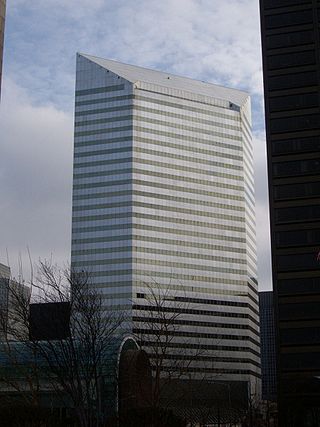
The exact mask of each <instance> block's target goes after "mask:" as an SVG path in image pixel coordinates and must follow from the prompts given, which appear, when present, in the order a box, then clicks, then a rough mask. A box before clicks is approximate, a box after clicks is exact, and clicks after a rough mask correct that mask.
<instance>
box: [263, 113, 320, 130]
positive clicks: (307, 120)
mask: <svg viewBox="0 0 320 427" xmlns="http://www.w3.org/2000/svg"><path fill="white" fill-rule="evenodd" d="M318 128H319V114H308V115H306V116H295V117H282V118H280V119H272V120H271V121H270V130H271V133H278V132H292V131H295V130H306V129H318Z"/></svg>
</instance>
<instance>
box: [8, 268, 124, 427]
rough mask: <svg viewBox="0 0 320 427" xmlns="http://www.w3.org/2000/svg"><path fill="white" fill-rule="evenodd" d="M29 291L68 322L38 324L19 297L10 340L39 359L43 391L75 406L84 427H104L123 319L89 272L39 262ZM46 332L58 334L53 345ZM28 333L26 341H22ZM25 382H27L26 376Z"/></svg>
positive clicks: (54, 318)
mask: <svg viewBox="0 0 320 427" xmlns="http://www.w3.org/2000/svg"><path fill="white" fill-rule="evenodd" d="M31 287H32V290H33V293H35V294H37V302H38V303H39V304H47V306H48V308H49V307H50V305H52V304H56V303H59V304H60V305H61V304H62V305H65V307H66V310H67V322H66V318H65V316H51V317H50V316H49V317H48V316H46V317H45V319H44V324H37V322H36V323H35V322H34V320H33V319H32V316H30V312H29V307H28V304H27V301H25V300H24V299H23V298H20V297H19V295H18V294H16V295H14V297H16V298H14V304H13V307H14V309H13V310H12V313H11V314H12V316H14V317H13V318H12V321H9V322H7V337H8V336H10V337H12V338H13V339H14V340H16V341H19V344H20V345H21V344H22V343H23V348H24V350H23V351H25V352H28V354H29V356H30V354H34V355H35V358H36V361H37V369H38V371H37V374H39V371H40V374H41V379H40V387H41V388H42V390H43V389H44V388H45V389H47V390H51V391H52V392H54V394H55V395H56V396H57V397H59V398H60V400H61V402H64V403H65V404H66V406H69V405H70V404H71V406H72V407H73V408H74V410H75V413H76V415H77V418H78V420H79V424H80V425H81V427H100V426H102V425H105V422H106V418H107V417H108V416H109V413H108V407H107V405H106V404H105V402H106V398H107V397H106V393H107V386H106V385H105V381H110V378H107V377H108V376H109V377H110V369H111V368H110V367H109V371H108V372H107V368H108V366H107V364H108V363H110V358H113V357H115V353H116V350H117V348H116V345H115V337H116V336H117V334H118V333H119V332H120V329H121V327H122V325H123V324H124V320H125V319H124V315H123V313H122V312H120V311H110V310H105V309H104V306H103V296H102V295H101V294H100V293H99V292H97V290H96V289H95V288H94V287H93V286H91V284H90V275H89V274H88V273H86V272H77V271H72V270H70V269H67V270H61V269H60V268H58V267H56V266H53V265H51V264H50V263H48V262H40V265H39V273H38V275H37V278H36V279H35V280H33V279H32V281H31ZM42 307H44V306H42ZM9 317H10V313H9ZM46 330H47V331H48V330H51V331H52V330H53V331H54V333H53V336H52V337H51V339H46V338H45V337H43V336H42V334H43V333H44V332H45V331H46ZM25 331H28V335H29V337H28V339H26V337H25V335H24V336H23V334H25ZM49 335H50V333H49ZM55 335H56V336H55ZM7 341H8V342H9V340H7ZM16 345H17V343H16ZM11 346H12V344H11ZM16 348H17V347H16ZM113 374H114V375H115V373H111V375H113ZM23 379H24V380H25V381H27V378H26V376H24V377H23ZM113 397H114V396H109V400H112V398H113Z"/></svg>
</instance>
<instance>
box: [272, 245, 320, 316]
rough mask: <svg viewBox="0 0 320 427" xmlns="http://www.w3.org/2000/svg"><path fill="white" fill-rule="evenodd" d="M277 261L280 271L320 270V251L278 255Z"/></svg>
mask: <svg viewBox="0 0 320 427" xmlns="http://www.w3.org/2000/svg"><path fill="white" fill-rule="evenodd" d="M276 261H277V265H278V270H279V271H294V270H317V269H319V260H318V251H313V252H308V253H303V254H289V255H278V256H277V260H276ZM319 316H320V312H319Z"/></svg>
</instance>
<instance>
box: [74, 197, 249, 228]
mask: <svg viewBox="0 0 320 427" xmlns="http://www.w3.org/2000/svg"><path fill="white" fill-rule="evenodd" d="M107 206H108V208H115V207H116V208H118V207H130V208H132V209H133V210H134V208H138V207H140V208H148V209H155V210H157V211H165V212H177V213H185V214H190V215H197V216H203V217H208V218H217V219H222V220H230V221H237V222H242V223H243V222H244V221H245V219H244V218H243V217H239V216H233V215H226V214H219V213H213V212H205V211H197V210H194V209H187V208H174V207H171V206H162V205H155V204H151V203H144V202H134V203H132V201H128V202H119V203H109V204H108V205H107ZM132 209H130V212H132ZM81 210H82V207H80V206H79V209H75V207H73V212H75V211H81ZM107 215H108V214H107ZM109 215H110V214H109ZM112 215H113V217H114V218H117V215H118V214H117V213H114V214H112ZM81 218H83V219H81V220H80V217H78V218H76V217H73V221H87V220H88V218H90V220H91V221H94V220H95V219H105V218H110V217H109V216H107V217H105V216H104V215H83V216H81ZM94 218H95V219H94Z"/></svg>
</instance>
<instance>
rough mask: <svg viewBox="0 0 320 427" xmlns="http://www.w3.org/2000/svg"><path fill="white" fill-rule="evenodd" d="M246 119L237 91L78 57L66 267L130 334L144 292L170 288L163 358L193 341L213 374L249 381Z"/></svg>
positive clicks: (251, 240) (250, 231) (251, 327)
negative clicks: (172, 323)
mask: <svg viewBox="0 0 320 427" xmlns="http://www.w3.org/2000/svg"><path fill="white" fill-rule="evenodd" d="M250 120H251V118H250V98H249V96H248V94H246V93H243V92H240V91H238V90H232V89H227V88H224V87H220V86H216V85H212V84H208V83H204V82H200V81H195V80H191V79H188V78H184V77H178V76H174V75H171V74H167V73H164V72H158V71H153V70H149V69H144V68H140V67H136V66H131V65H126V64H121V63H118V62H115V61H111V60H106V59H100V58H96V57H92V56H88V55H82V54H78V56H77V78H76V102H75V139H74V175H73V216H72V266H73V268H77V269H80V270H83V269H85V270H88V271H89V272H90V273H91V278H92V279H91V280H92V283H93V286H95V287H96V288H98V289H100V290H101V291H102V292H103V294H104V298H105V304H106V306H113V307H115V306H118V308H120V309H125V310H127V311H128V314H129V316H131V318H132V320H133V328H135V329H136V328H137V327H138V326H137V325H139V322H138V320H137V319H138V318H139V317H142V316H144V315H146V314H147V313H148V310H149V308H148V295H149V294H150V286H151V287H152V288H161V289H163V288H168V289H169V292H170V293H171V296H170V298H171V300H170V298H168V299H169V300H170V301H168V307H167V309H168V310H170V307H169V306H171V309H173V310H174V303H172V298H175V301H178V304H179V306H180V309H181V310H182V311H183V319H184V322H183V323H184V324H183V325H181V327H180V330H179V331H177V337H176V340H175V344H174V346H173V347H174V348H173V350H172V351H173V352H174V351H175V349H176V350H177V349H178V348H179V345H180V347H181V346H182V344H183V345H184V346H185V354H188V348H189V350H190V351H191V349H192V348H194V346H196V345H197V343H198V342H199V340H201V346H202V347H203V348H207V349H210V350H211V353H210V354H211V356H210V357H211V358H212V361H214V363H212V365H213V364H214V371H215V372H216V373H217V374H219V377H218V378H219V379H221V380H224V381H227V380H233V381H239V382H241V381H242V382H243V383H248V382H250V383H251V384H253V385H255V384H257V383H259V377H260V353H259V327H258V295H257V279H256V247H255V220H254V193H253V168H252V163H253V162H252V143H251V129H250V126H251V125H250ZM181 302H185V305H183V307H182V308H181ZM172 307H173V308H172ZM179 320H180V322H181V318H180V319H179ZM146 332H148V331H146ZM203 363H204V362H202V364H203Z"/></svg>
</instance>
